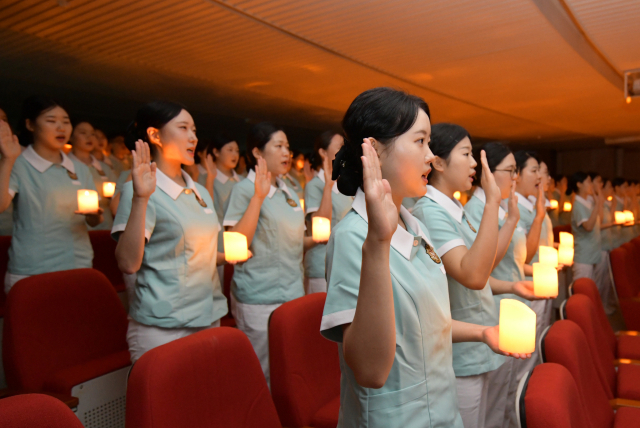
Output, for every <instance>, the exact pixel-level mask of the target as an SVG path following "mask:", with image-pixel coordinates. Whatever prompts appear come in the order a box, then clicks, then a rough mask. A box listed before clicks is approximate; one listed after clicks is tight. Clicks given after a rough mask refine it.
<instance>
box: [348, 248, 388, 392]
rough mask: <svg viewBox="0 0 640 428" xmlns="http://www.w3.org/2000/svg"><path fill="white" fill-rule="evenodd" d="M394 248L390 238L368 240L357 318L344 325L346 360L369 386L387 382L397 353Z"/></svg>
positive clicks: (358, 378) (363, 260)
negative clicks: (393, 279)
mask: <svg viewBox="0 0 640 428" xmlns="http://www.w3.org/2000/svg"><path fill="white" fill-rule="evenodd" d="M390 248H391V247H390V242H371V241H368V240H365V242H364V245H363V246H362V270H361V274H360V291H359V294H358V303H357V304H356V312H355V315H354V318H353V322H352V323H351V324H350V325H348V326H346V327H344V338H343V350H344V358H345V361H346V363H347V365H348V366H349V367H350V368H351V369H352V370H353V372H354V375H355V378H356V381H357V382H358V383H359V384H360V385H361V386H364V387H369V388H381V387H382V386H383V385H384V384H385V382H386V381H387V377H388V376H389V372H390V371H391V366H392V365H393V360H394V357H395V349H396V328H395V309H394V306H393V291H392V287H391V271H390V268H389V254H390Z"/></svg>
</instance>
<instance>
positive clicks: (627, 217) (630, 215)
mask: <svg viewBox="0 0 640 428" xmlns="http://www.w3.org/2000/svg"><path fill="white" fill-rule="evenodd" d="M623 213H624V220H625V222H627V223H633V222H635V218H634V217H633V213H632V212H631V211H629V210H624V211H623Z"/></svg>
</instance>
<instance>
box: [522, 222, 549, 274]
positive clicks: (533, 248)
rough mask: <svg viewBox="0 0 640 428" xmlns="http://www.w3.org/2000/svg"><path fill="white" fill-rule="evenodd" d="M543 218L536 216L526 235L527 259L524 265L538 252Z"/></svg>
mask: <svg viewBox="0 0 640 428" xmlns="http://www.w3.org/2000/svg"><path fill="white" fill-rule="evenodd" d="M543 220H544V216H536V217H535V218H534V219H533V223H532V224H531V229H529V233H527V259H526V261H525V262H526V263H529V262H530V261H531V260H532V259H533V256H535V255H536V252H538V244H539V243H540V233H541V232H542V221H543Z"/></svg>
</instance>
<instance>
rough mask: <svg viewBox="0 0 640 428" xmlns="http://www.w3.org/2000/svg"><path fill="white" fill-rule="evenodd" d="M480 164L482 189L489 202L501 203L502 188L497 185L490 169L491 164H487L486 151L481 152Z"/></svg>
mask: <svg viewBox="0 0 640 428" xmlns="http://www.w3.org/2000/svg"><path fill="white" fill-rule="evenodd" d="M480 163H481V164H482V179H481V184H482V189H483V190H484V193H485V195H486V197H487V202H493V203H498V204H499V203H500V201H501V200H502V192H501V191H500V187H499V186H498V185H497V184H496V179H495V177H494V176H493V173H492V172H491V169H489V163H488V162H487V154H486V153H485V151H484V150H482V151H481V152H480Z"/></svg>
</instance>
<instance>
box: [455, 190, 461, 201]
mask: <svg viewBox="0 0 640 428" xmlns="http://www.w3.org/2000/svg"><path fill="white" fill-rule="evenodd" d="M453 197H454V198H456V199H457V200H460V198H461V197H462V194H461V193H460V192H459V191H457V190H456V191H455V192H453Z"/></svg>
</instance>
